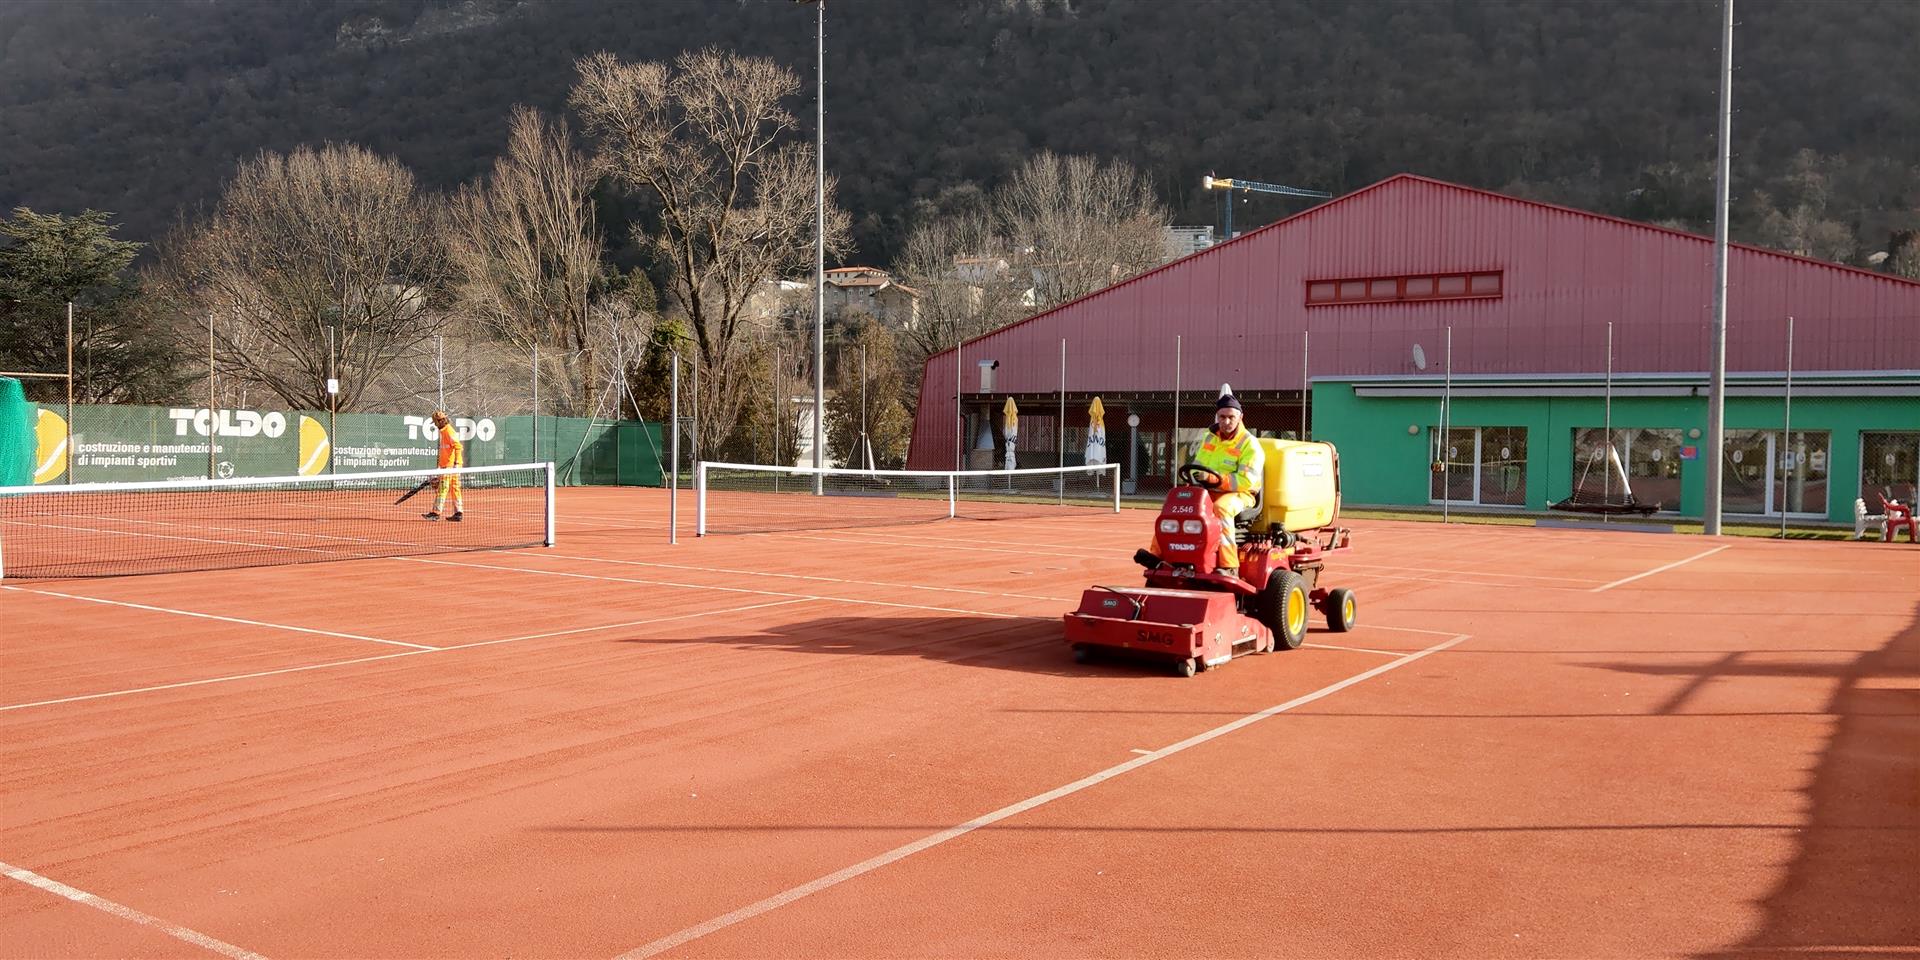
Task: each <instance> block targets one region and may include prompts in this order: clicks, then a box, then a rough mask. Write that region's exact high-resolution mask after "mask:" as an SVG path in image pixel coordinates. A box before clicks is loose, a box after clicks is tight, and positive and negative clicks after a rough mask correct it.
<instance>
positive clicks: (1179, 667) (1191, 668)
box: [1173, 657, 1200, 677]
mask: <svg viewBox="0 0 1920 960" xmlns="http://www.w3.org/2000/svg"><path fill="white" fill-rule="evenodd" d="M1173 672H1174V673H1177V674H1179V675H1180V676H1183V677H1191V676H1193V675H1194V674H1196V673H1199V672H1200V661H1199V660H1198V659H1196V658H1194V657H1188V658H1187V659H1185V660H1182V661H1180V662H1179V663H1176V664H1174V665H1173Z"/></svg>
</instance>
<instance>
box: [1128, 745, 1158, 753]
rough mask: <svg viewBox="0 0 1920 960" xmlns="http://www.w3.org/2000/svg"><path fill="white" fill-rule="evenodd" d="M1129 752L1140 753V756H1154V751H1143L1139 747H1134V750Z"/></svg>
mask: <svg viewBox="0 0 1920 960" xmlns="http://www.w3.org/2000/svg"><path fill="white" fill-rule="evenodd" d="M1129 752H1130V753H1140V754H1152V753H1153V751H1152V750H1142V749H1140V748H1139V747H1134V748H1133V749H1132V750H1131V751H1129Z"/></svg>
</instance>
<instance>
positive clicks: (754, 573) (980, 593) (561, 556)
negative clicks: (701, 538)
mask: <svg viewBox="0 0 1920 960" xmlns="http://www.w3.org/2000/svg"><path fill="white" fill-rule="evenodd" d="M538 556H540V557H542V558H546V559H552V560H583V561H586V562H588V563H617V564H621V565H623V566H630V567H660V568H663V569H667V570H688V571H692V572H695V573H728V574H734V575H737V576H751V577H783V578H785V579H788V580H813V581H817V582H820V583H851V584H857V585H859V586H864V587H892V588H893V589H895V590H930V591H933V592H935V593H965V594H971V595H973V596H976V597H1005V598H1008V599H1011V600H1046V601H1049V602H1052V603H1072V602H1073V601H1072V600H1071V599H1069V598H1067V597H1043V596H1040V595H1039V594H1033V593H997V592H995V591H992V590H975V589H972V588H970V587H936V586H932V585H930V584H924V583H889V582H887V581H884V580H849V579H846V578H843V577H821V576H814V575H812V574H806V573H773V572H772V571H768V570H729V569H727V568H725V567H701V566H694V565H691V564H684V563H657V562H654V561H651V560H615V559H613V558H611V557H582V556H577V555H574V554H566V553H551V552H543V553H540V554H538ZM1449 636H1451V634H1449Z"/></svg>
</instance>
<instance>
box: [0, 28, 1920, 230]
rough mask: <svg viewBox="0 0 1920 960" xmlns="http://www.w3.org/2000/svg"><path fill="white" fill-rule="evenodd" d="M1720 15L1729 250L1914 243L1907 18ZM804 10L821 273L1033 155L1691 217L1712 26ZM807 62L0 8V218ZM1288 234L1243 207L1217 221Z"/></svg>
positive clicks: (1916, 46)
mask: <svg viewBox="0 0 1920 960" xmlns="http://www.w3.org/2000/svg"><path fill="white" fill-rule="evenodd" d="M1739 10H1740V23H1741V27H1740V32H1739V35H1738V39H1737V40H1736V45H1735V49H1736V54H1737V60H1738V64H1739V67H1740V70H1739V74H1738V87H1737V95H1736V105H1737V107H1738V108H1739V113H1738V115H1737V116H1736V118H1735V123H1734V129H1735V135H1736V141H1737V144H1736V149H1737V156H1736V160H1735V169H1736V178H1737V179H1736V189H1735V193H1736V205H1737V216H1738V219H1737V222H1736V226H1735V236H1736V238H1741V239H1748V240H1754V241H1758V242H1764V243H1770V244H1773V245H1776V246H1783V247H1788V248H1794V249H1801V250H1804V251H1805V252H1810V253H1813V254H1815V255H1820V256H1826V257H1830V258H1833V259H1843V260H1848V261H1852V262H1859V263H1865V262H1868V258H1869V256H1870V255H1871V254H1872V253H1874V252H1876V251H1884V250H1887V249H1888V248H1889V243H1890V240H1893V239H1894V235H1895V234H1896V232H1897V231H1903V230H1912V229H1913V228H1914V227H1915V226H1916V225H1917V224H1916V222H1915V220H1916V213H1915V210H1916V207H1920V169H1917V168H1916V164H1920V40H1916V38H1917V37H1920V3H1914V2H1912V0H1824V2H1779V0H1746V2H1743V3H1741V5H1740V8H1739ZM827 16H828V21H827V24H828V34H827V41H826V48H827V54H826V58H827V62H826V70H827V83H828V86H827V107H828V117H827V122H828V137H829V139H828V145H827V162H828V164H829V166H830V167H831V169H832V170H833V171H834V172H835V173H836V174H837V175H838V176H839V178H840V186H841V192H840V199H841V202H842V204H843V205H844V206H845V208H846V209H847V210H848V211H849V212H850V214H851V216H852V218H853V222H852V230H853V240H854V242H855V245H856V250H855V252H854V253H853V254H851V255H850V256H849V257H848V258H847V259H849V260H857V261H869V262H879V263H882V264H885V263H888V262H891V260H892V258H893V257H894V256H895V254H896V253H897V252H898V251H899V248H900V245H901V243H902V241H903V240H904V237H905V234H906V231H907V230H908V229H909V228H910V227H911V225H912V224H913V223H914V222H915V221H916V219H918V218H921V217H923V216H924V215H926V214H929V213H933V212H936V211H938V210H940V209H941V208H942V207H944V206H947V205H951V204H953V203H954V202H956V201H957V200H960V199H964V198H967V197H971V196H977V195H978V192H979V191H984V190H987V189H990V188H991V187H992V186H994V185H995V184H996V183H998V182H999V180H1000V179H1001V178H1002V177H1003V176H1004V175H1005V174H1006V173H1007V172H1008V171H1010V170H1012V169H1013V168H1014V167H1015V166H1017V165H1018V164H1019V163H1020V162H1021V161H1022V160H1023V159H1024V158H1026V157H1027V156H1028V155H1030V154H1031V153H1032V152H1034V151H1037V150H1039V149H1041V148H1050V149H1052V150H1055V151H1058V152H1062V153H1068V154H1092V155H1097V156H1103V157H1106V156H1111V157H1119V158H1123V159H1126V160H1129V161H1131V162H1133V163H1134V164H1136V165H1138V166H1139V167H1140V168H1142V169H1143V170H1145V171H1147V172H1148V174H1149V175H1150V176H1151V177H1152V178H1153V181H1154V183H1155V184H1156V187H1157V189H1158V190H1159V192H1160V194H1161V196H1162V198H1163V199H1164V200H1165V202H1167V203H1168V204H1169V205H1170V206H1171V207H1172V209H1173V211H1174V213H1175V219H1176V220H1177V221H1179V222H1186V223H1211V222H1216V221H1217V220H1218V216H1219V209H1218V203H1219V200H1218V195H1212V196H1209V195H1206V194H1204V193H1203V192H1202V191H1201V190H1200V189H1199V178H1200V175H1201V174H1203V173H1206V172H1208V171H1214V172H1217V173H1219V174H1220V175H1222V176H1236V177H1244V178H1252V179H1260V180H1269V181H1279V182H1284V183H1291V184H1297V185H1302V186H1313V187H1320V188H1324V189H1328V190H1332V191H1334V192H1336V193H1338V192H1342V191H1346V190H1350V189H1353V188H1355V187H1358V186H1362V185H1364V184H1366V183H1369V182H1371V181H1374V180H1376V179H1379V178H1381V177H1384V176H1387V175H1390V174H1392V173H1395V172H1400V171H1413V172H1418V173H1423V174H1427V175H1430V176H1435V177H1440V178H1444V179H1450V180H1455V181H1460V182H1464V183H1468V184H1472V185H1476V186H1482V187H1489V188H1494V189H1500V190H1506V191H1511V192H1514V193H1518V194H1522V195H1526V196H1532V197H1537V198H1542V199H1550V200H1554V201H1559V202H1564V203H1569V204H1573V205H1576V206H1581V207H1587V208H1592V209H1597V210H1601V211H1605V212H1610V213H1616V214H1621V215H1625V216H1630V217H1635V218H1640V219H1645V220H1654V221H1669V222H1678V223H1681V224H1685V225H1690V226H1696V227H1698V226H1701V225H1703V224H1704V223H1705V222H1706V220H1707V219H1708V218H1709V216H1710V213H1711V181H1712V176H1711V171H1712V167H1711V157H1712V149H1713V140H1712V135H1713V129H1714V110H1715V105H1716V80H1717V76H1716V75H1717V69H1718V53H1717V44H1718V31H1719V5H1718V4H1717V3H1704V2H1672V0H1622V2H1608V3H1554V2H1524V3H1522V2H1513V3H1508V2H1468V0H1454V2H1445V0H1405V2H1384V0H1383V2H1358V3H1317V2H1306V0H1273V2H1255V0H830V4H829V9H828V13H827ZM813 39H814V38H813V11H812V8H811V7H808V6H803V5H797V4H794V3H791V2H789V0H707V2H699V0H648V2H635V0H567V2H546V0H542V2H514V0H463V2H442V0H379V2H376V0H340V2H324V0H283V2H275V3H259V2H251V0H246V2H242V0H182V2H169V3H159V2H147V0H126V2H120V0H101V2H90V3H72V2H64V0H46V2H43V0H25V2H22V0H11V2H4V3H0V209H11V208H12V207H14V206H28V207H32V208H34V209H35V210H39V211H43V212H65V213H77V212H79V211H80V210H81V209H83V208H95V209H102V210H109V211H113V213H114V214H115V218H116V219H117V220H120V221H121V222H123V223H124V225H125V226H124V229H123V230H122V232H121V236H123V237H125V238H127V239H132V240H142V241H146V240H153V239H155V238H156V237H157V236H158V235H159V234H160V233H161V232H162V231H163V230H164V229H165V228H166V226H167V225H168V224H169V223H171V222H172V221H173V219H174V218H175V217H176V216H177V215H178V213H179V212H181V211H182V210H183V209H191V208H192V207H194V206H195V205H198V204H202V203H205V202H206V201H208V200H210V199H211V198H212V197H214V196H216V195H217V193H218V190H219V187H220V184H221V183H222V182H223V181H224V180H225V179H227V178H229V177H230V176H231V175H232V173H233V170H234V166H235V162H236V161H237V160H238V159H239V158H241V157H244V156H247V155H251V154H253V153H255V152H256V151H258V150H261V149H263V148H266V149H274V150H281V151H284V150H287V149H289V148H291V147H293V146H295V145H297V144H302V143H318V142H322V141H351V142H354V143H358V144H361V145H363V146H366V147H368V148H370V149H372V150H374V151H376V152H381V153H387V154H391V155H393V156H394V157H396V158H397V159H399V160H400V161H401V162H402V163H403V164H405V165H406V166H407V167H410V168H411V169H412V170H413V171H414V172H415V173H416V174H417V175H418V176H419V178H420V180H421V182H422V185H423V186H426V187H429V188H436V189H451V188H452V187H454V186H456V185H457V184H459V183H461V182H463V181H466V180H468V179H470V178H472V177H474V176H475V175H476V174H478V173H480V172H482V171H483V170H485V169H486V168H487V166H488V165H489V164H490V163H491V162H492V160H493V157H494V156H495V154H496V153H497V152H498V151H499V150H500V149H501V147H502V144H503V143H504V139H505V134H506V126H507V118H508V112H509V110H510V108H511V107H512V106H513V105H514V104H515V103H525V104H529V105H532V106H535V107H538V108H541V109H543V110H549V111H558V110H561V109H562V108H563V106H564V101H565V98H566V95H567V90H568V88H569V85H570V84H571V83H572V81H573V79H574V72H573V65H574V63H575V61H576V60H577V59H578V58H580V57H582V56H585V55H587V54H590V53H592V52H594V51H597V50H602V49H605V50H610V51H613V52H614V53H616V54H618V55H619V56H621V57H622V58H627V59H660V58H670V57H671V56H672V55H673V54H676V53H678V52H680V51H682V50H686V49H690V48H697V47H701V46H706V45H721V46H725V47H728V48H731V49H735V50H738V51H741V52H743V53H747V54H755V55H764V56H770V57H772V58H774V59H776V60H778V61H779V62H781V63H784V64H786V65H788V66H789V67H791V68H793V69H794V70H795V72H797V73H799V74H800V75H801V76H802V77H805V78H807V83H806V89H808V90H809V91H810V89H811V76H812V67H813V55H814V53H813ZM792 106H793V109H794V111H795V112H796V113H798V114H800V115H801V116H802V117H803V119H804V120H805V121H806V123H807V124H808V125H810V123H811V114H812V110H811V106H810V104H809V103H804V102H796V103H794V104H793V105H792ZM1807 151H1810V152H1807ZM610 202H612V201H611V200H610ZM1295 209H1298V207H1297V205H1296V206H1289V205H1287V204H1286V203H1285V202H1283V201H1279V200H1274V199H1268V198H1256V199H1254V200H1253V201H1252V202H1250V203H1247V204H1244V205H1243V206H1241V207H1240V208H1238V211H1237V213H1236V216H1235V223H1236V226H1237V227H1241V228H1244V227H1246V226H1252V225H1256V224H1258V223H1261V222H1265V221H1267V220H1271V219H1274V218H1276V217H1278V216H1281V215H1284V214H1286V213H1289V212H1292V211H1293V210H1295ZM603 219H604V222H608V223H619V222H624V219H625V218H624V217H606V218H603ZM629 253H630V252H629Z"/></svg>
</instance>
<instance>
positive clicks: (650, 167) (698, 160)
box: [568, 49, 847, 453]
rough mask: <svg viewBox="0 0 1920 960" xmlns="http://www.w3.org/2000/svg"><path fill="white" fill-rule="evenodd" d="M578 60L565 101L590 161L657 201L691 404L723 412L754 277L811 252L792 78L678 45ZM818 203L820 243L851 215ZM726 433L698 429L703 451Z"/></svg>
mask: <svg viewBox="0 0 1920 960" xmlns="http://www.w3.org/2000/svg"><path fill="white" fill-rule="evenodd" d="M578 70H579V80H578V82H577V83H575V85H574V87H573V91H572V94H571V96H570V97H569V98H568V102H569V103H570V104H572V106H573V108H574V109H575V110H577V111H578V112H579V114H580V116H581V117H582V119H583V120H584V122H585V125H586V129H587V131H588V133H589V134H590V135H591V136H592V137H593V138H594V140H595V142H596V144H597V146H598V153H597V155H596V158H595V159H596V162H597V163H598V165H599V167H600V169H602V170H604V171H606V172H607V173H609V174H611V175H612V176H613V178H614V179H615V180H616V181H617V182H619V183H621V184H623V185H625V186H627V187H629V188H632V189H637V190H642V191H645V192H647V193H650V194H652V195H654V196H655V197H656V198H657V199H658V201H659V203H660V215H659V227H658V229H657V230H655V231H654V232H652V234H651V235H650V236H649V237H648V239H649V241H650V242H651V246H652V248H653V252H654V254H655V256H656V257H658V259H659V262H660V264H661V265H662V266H664V267H665V270H666V273H667V275H668V278H669V282H668V286H667V293H668V295H669V296H670V297H671V299H672V301H673V303H674V305H675V306H676V307H677V308H678V309H679V310H680V311H682V312H684V314H685V316H686V318H687V321H688V324H687V325H688V328H689V330H690V332H691V337H692V340H693V353H694V359H695V361H696V362H697V363H698V364H699V366H700V373H701V377H700V379H701V384H700V396H699V397H698V398H697V400H696V402H697V404H698V408H699V410H700V415H701V416H702V417H703V418H704V419H706V420H707V421H708V422H716V423H731V422H733V421H734V420H735V419H736V414H737V413H738V411H739V410H740V407H741V404H742V403H743V402H744V391H745V389H746V386H745V380H746V378H745V376H744V375H742V373H741V369H742V368H743V367H744V365H746V364H747V363H749V362H750V358H749V354H750V353H751V349H750V347H751V345H750V344H746V343H743V342H742V341H743V340H744V339H745V338H743V337H742V336H741V334H742V333H743V332H744V330H743V322H744V321H746V320H748V319H750V317H749V316H748V311H747V310H746V309H745V307H746V305H747V302H748V300H749V299H750V298H751V296H752V295H753V292H754V290H755V288H756V287H757V286H758V285H759V284H760V283H761V282H762V281H764V280H768V279H771V278H775V277H780V276H784V275H786V274H788V273H789V272H792V271H797V270H798V269H800V268H801V267H802V266H803V265H805V264H807V263H808V262H810V260H811V254H812V247H813V226H814V213H815V204H814V169H813V168H814V160H813V151H812V149H811V148H810V147H809V146H807V145H805V144H803V143H798V142H791V141H789V140H788V138H789V136H790V133H791V131H793V129H794V127H795V125H796V124H795V120H794V117H793V115H792V114H790V113H788V112H787V110H786V108H784V107H783V106H781V101H783V100H785V99H786V98H787V97H789V96H791V95H792V94H793V93H795V92H796V91H797V90H798V89H799V81H798V80H797V79H796V78H795V77H794V75H793V74H792V73H791V72H789V71H788V70H786V69H785V68H783V67H781V66H779V65H778V64H775V63H774V62H773V61H771V60H766V59H761V58H755V57H742V56H738V55H736V54H733V53H730V52H726V51H721V50H714V49H707V50H701V51H699V52H695V53H686V54H682V55H681V56H680V57H679V58H678V59H676V60H675V61H674V63H673V64H672V65H671V66H669V65H667V64H665V63H658V62H648V63H622V62H621V61H620V60H618V59H617V58H615V57H614V56H613V55H612V54H609V53H599V54H595V55H594V56H591V57H587V58H585V59H583V60H581V61H580V62H579V64H578ZM832 192H833V184H832V182H831V181H829V182H828V183H827V193H828V196H829V197H831V196H832ZM827 211H828V214H827V242H828V245H829V249H838V248H839V247H840V246H841V245H842V243H843V242H844V236H845V234H846V225H847V218H846V216H845V215H844V214H843V213H841V212H840V211H839V210H837V209H835V208H834V207H833V205H832V202H831V200H829V201H828V204H827ZM725 440H726V438H725V436H723V434H722V432H721V431H718V430H713V431H703V432H702V433H701V445H702V447H703V450H702V452H703V453H711V452H714V451H716V450H718V449H719V445H720V444H722V443H724V442H725Z"/></svg>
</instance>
